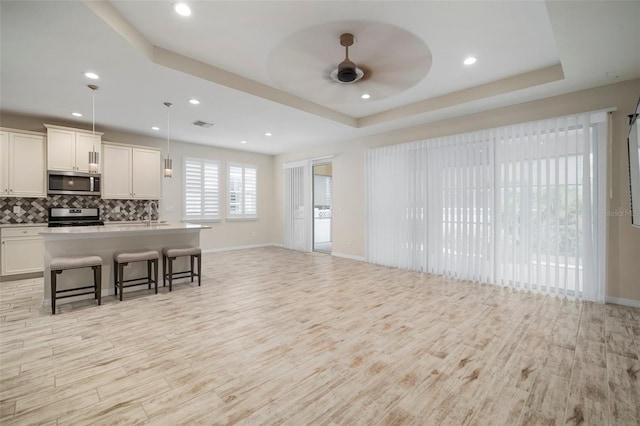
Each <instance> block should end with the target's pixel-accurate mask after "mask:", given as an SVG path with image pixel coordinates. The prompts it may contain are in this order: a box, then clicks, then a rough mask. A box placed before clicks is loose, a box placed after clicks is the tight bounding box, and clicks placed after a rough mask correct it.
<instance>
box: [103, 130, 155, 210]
mask: <svg viewBox="0 0 640 426" xmlns="http://www.w3.org/2000/svg"><path fill="white" fill-rule="evenodd" d="M102 153H103V155H102V157H103V168H102V170H103V172H102V198H105V199H141V200H157V199H159V198H160V197H161V195H162V186H161V177H160V151H158V150H154V149H146V148H138V147H134V146H129V145H120V144H111V143H105V144H103V149H102Z"/></svg>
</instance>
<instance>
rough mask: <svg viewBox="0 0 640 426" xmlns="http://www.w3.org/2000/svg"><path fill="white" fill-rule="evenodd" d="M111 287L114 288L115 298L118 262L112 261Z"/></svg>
mask: <svg viewBox="0 0 640 426" xmlns="http://www.w3.org/2000/svg"><path fill="white" fill-rule="evenodd" d="M113 287H114V288H115V292H116V296H117V295H118V262H116V261H115V260H114V261H113Z"/></svg>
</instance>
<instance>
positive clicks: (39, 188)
mask: <svg viewBox="0 0 640 426" xmlns="http://www.w3.org/2000/svg"><path fill="white" fill-rule="evenodd" d="M44 146H45V143H44V137H43V136H35V135H23V134H20V133H10V134H9V152H10V159H9V165H10V167H9V195H10V196H14V197H45V196H46V189H45V164H46V160H45V148H44Z"/></svg>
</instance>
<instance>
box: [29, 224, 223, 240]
mask: <svg viewBox="0 0 640 426" xmlns="http://www.w3.org/2000/svg"><path fill="white" fill-rule="evenodd" d="M203 229H211V227H210V226H207V225H200V224H197V223H152V224H151V226H149V225H147V224H146V223H135V224H124V223H123V224H119V225H105V226H68V227H57V228H46V229H43V230H41V231H40V232H39V234H40V235H42V236H43V237H44V239H45V240H47V239H67V238H113V237H119V236H127V237H128V236H131V235H155V234H173V233H182V232H189V231H198V232H199V231H201V230H203Z"/></svg>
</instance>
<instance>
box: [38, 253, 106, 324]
mask: <svg viewBox="0 0 640 426" xmlns="http://www.w3.org/2000/svg"><path fill="white" fill-rule="evenodd" d="M50 265H51V315H55V314H56V300H58V299H63V298H65V297H73V296H81V295H84V294H93V295H94V298H95V299H97V300H98V305H100V304H101V302H102V259H101V258H100V256H75V257H54V258H53V259H51V262H50ZM80 268H91V269H93V285H90V286H83V287H76V288H68V289H64V290H58V282H57V277H58V274H61V273H62V271H67V270H70V269H80ZM89 288H91V289H93V290H91V291H85V292H81V293H76V292H77V291H80V290H87V289H89ZM68 292H74V293H73V294H65V295H64V296H58V295H59V294H64V293H68Z"/></svg>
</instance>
